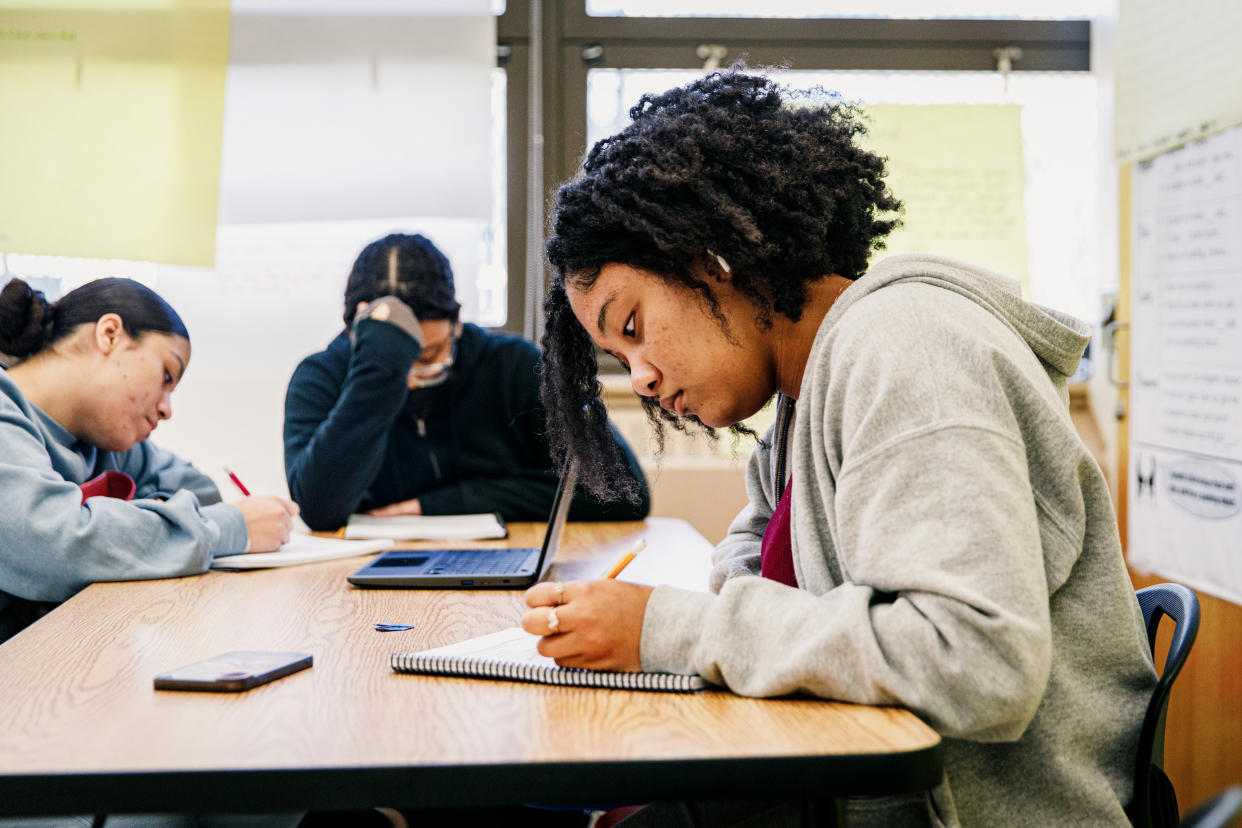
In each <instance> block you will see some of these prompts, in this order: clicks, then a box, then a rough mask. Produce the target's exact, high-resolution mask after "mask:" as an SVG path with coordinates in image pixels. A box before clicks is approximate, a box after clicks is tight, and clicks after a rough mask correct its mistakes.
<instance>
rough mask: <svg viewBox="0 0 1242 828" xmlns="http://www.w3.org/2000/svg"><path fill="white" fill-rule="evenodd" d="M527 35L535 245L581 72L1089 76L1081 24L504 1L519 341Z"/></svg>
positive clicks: (575, 116)
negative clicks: (725, 69)
mask: <svg viewBox="0 0 1242 828" xmlns="http://www.w3.org/2000/svg"><path fill="white" fill-rule="evenodd" d="M532 30H534V31H537V32H538V38H539V39H538V42H537V44H534V45H535V46H537V49H538V60H539V62H540V71H539V78H538V80H539V84H540V86H541V87H542V92H543V94H542V101H540V102H539V104H540V105H539V106H538V107H537V111H539V112H540V113H541V118H540V123H539V124H538V127H539V129H538V132H537V134H538V135H541V136H542V142H543V154H542V158H541V160H542V165H541V166H542V176H541V180H539V181H538V182H535V186H538V187H539V192H540V194H541V198H540V205H541V207H542V210H541V211H540V227H539V228H538V229H539V230H540V234H539V235H538V238H542V235H541V232H542V228H543V227H546V224H547V219H548V211H549V209H550V205H551V199H552V196H553V194H554V193H555V192H556V187H557V186H558V185H559V183H560V182H562V181H565V180H567V179H569V178H571V177H572V176H573V175H574V174H575V173H576V172H577V169H578V166H579V164H580V163H581V160H582V158H583V156H584V155H585V154H586V150H587V146H586V134H587V75H588V73H589V71H590V70H591V69H595V68H600V69H696V68H701V67H702V65H703V60H702V59H701V58H699V57H698V56H697V54H696V49H697V47H698V46H699V45H701V44H709V43H710V44H720V45H722V46H724V47H726V48H727V49H728V54H727V56H726V58H725V64H726V65H727V63H728V62H729V61H731V60H733V59H735V58H737V57H742V56H743V55H744V56H745V57H746V60H747V62H748V63H749V64H750V65H752V66H781V67H782V68H789V69H795V70H851V69H857V70H871V71H976V72H977V71H996V69H997V59H996V55H995V53H994V52H995V50H996V49H999V48H1004V47H1016V48H1018V49H1021V50H1022V57H1021V58H1019V59H1016V60H1014V61H1013V64H1012V69H1011V71H1014V72H1088V71H1090V68H1091V22H1090V21H1089V20H978V19H934V20H909V19H891V18H849V17H842V18H810V19H790V18H735V17H592V16H590V15H588V14H587V12H586V3H585V0H508V2H507V4H506V7H505V10H504V12H503V13H502V14H500V15H498V16H497V18H496V40H497V46H498V55H504V57H503V58H502V59H500V61H499V65H501V66H503V67H504V68H505V69H506V71H507V72H508V82H507V87H506V88H507V98H506V103H507V107H508V128H507V138H506V146H507V154H508V160H509V166H508V170H509V174H508V182H507V183H508V195H507V204H508V213H507V216H508V217H507V222H508V228H507V229H508V238H509V250H508V253H507V261H508V265H509V290H508V296H509V308H508V314H507V317H506V318H507V321H506V323H505V325H504V326H503V329H504V330H510V331H515V332H518V333H527V334H528V335H530V334H531V333H532V330H533V333H534V334H536V335H537V334H538V333H539V331H540V328H541V324H540V321H541V320H540V318H539V313H538V311H539V308H538V307H536V308H533V309H532V308H531V307H530V303H531V302H536V304H538V303H537V297H538V296H539V295H540V294H541V293H542V285H543V284H544V283H545V282H546V279H547V274H546V273H544V272H543V265H542V253H541V252H540V253H539V254H538V255H539V260H540V261H539V262H538V263H537V264H536V265H535V266H533V267H532V266H531V265H530V263H528V261H527V247H528V246H531V247H534V244H533V241H532V240H529V239H528V230H529V229H531V228H530V227H529V222H528V212H530V210H529V208H530V204H531V199H530V189H529V188H530V186H531V182H530V181H529V180H528V179H529V177H530V175H529V172H528V171H529V169H530V167H531V166H532V165H530V163H529V161H530V159H528V157H527V153H528V151H529V148H530V144H531V140H532V134H533V133H534V132H535V131H533V130H532V129H531V126H532V124H531V123H530V118H529V113H530V111H531V99H530V98H531V86H532V84H531V83H530V69H531V60H532V59H535V58H534V56H533V55H532V51H533V50H532V42H531V32H532ZM532 235H534V234H532ZM539 246H540V247H542V245H539ZM519 274H520V277H519ZM528 274H531V275H533V276H534V282H535V283H534V284H532V283H531V276H529V275H528ZM538 274H542V277H540V276H539V275H538ZM532 311H533V312H532ZM528 316H529V317H531V318H530V319H528ZM532 320H533V322H534V324H533V325H532V324H531V322H532Z"/></svg>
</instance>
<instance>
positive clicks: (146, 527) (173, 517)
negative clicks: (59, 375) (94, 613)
mask: <svg viewBox="0 0 1242 828" xmlns="http://www.w3.org/2000/svg"><path fill="white" fill-rule="evenodd" d="M110 470H116V471H122V472H125V473H126V474H128V475H129V476H130V477H132V478H133V479H134V482H135V483H136V492H135V498H134V500H133V501H131V502H128V503H127V502H125V501H122V500H117V499H115V498H110V497H92V498H90V499H88V500H87V501H86V502H85V503H83V502H82V490H81V489H79V488H78V486H79V485H80V484H82V483H85V482H86V481H88V480H90V479H91V478H93V477H95V476H97V475H99V474H102V473H104V472H106V471H110ZM248 542H249V536H248V533H247V530H246V519H245V517H244V516H243V515H242V513H241V512H240V511H239V510H238V509H237V507H235V506H231V505H228V504H225V503H221V502H220V493H219V491H217V489H216V486H215V484H214V483H212V482H211V478H209V477H207V475H205V474H203V473H202V472H200V471H199V470H198V469H196V468H194V467H193V466H191V465H190V464H189V463H187V462H186V461H184V460H182V459H180V458H178V457H176V456H175V455H173V454H171V453H169V452H167V451H163V450H162V449H159V448H156V446H155V445H154V444H153V443H151V442H150V441H146V440H144V441H143V442H141V443H137V444H136V445H134V446H133V447H132V448H130V449H129V450H128V451H121V452H113V451H102V450H100V449H97V448H95V447H94V446H90V445H86V444H85V443H82V442H80V441H79V440H77V439H76V438H75V437H74V436H73V435H72V434H70V433H69V432H68V431H66V430H65V429H64V428H63V427H62V426H61V425H60V424H59V423H57V422H56V421H55V420H53V419H52V418H51V417H49V416H48V415H47V414H46V413H44V412H43V411H42V410H41V409H39V408H38V407H36V406H35V405H34V404H32V403H31V402H30V401H29V400H27V399H26V397H25V395H24V394H22V392H21V389H20V388H18V387H17V384H16V383H15V382H13V380H12V379H11V378H10V377H9V375H8V372H7V371H4V370H0V642H3V641H4V640H5V639H7V638H9V637H10V636H12V635H13V634H15V633H16V632H18V631H19V630H20V629H21V628H22V627H23V626H25V625H26V624H28V623H30V621H32V620H34V619H35V618H37V617H39V615H41V614H42V613H43V612H46V611H47V610H48V609H49V608H50V606H51V605H52V604H56V603H59V602H61V601H65V600H67V599H68V598H70V597H71V596H73V594H74V593H76V592H78V591H79V590H81V589H83V588H85V587H86V586H88V585H89V584H91V583H94V582H95V581H136V580H142V579H146V578H173V577H177V576H180V575H196V574H198V573H200V572H204V571H205V570H206V569H207V567H209V566H210V565H211V561H212V557H213V556H217V557H218V556H222V555H236V554H238V553H240V552H242V551H243V550H245V548H246V545H247V543H248Z"/></svg>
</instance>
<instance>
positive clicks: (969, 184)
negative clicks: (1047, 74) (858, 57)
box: [864, 105, 1029, 288]
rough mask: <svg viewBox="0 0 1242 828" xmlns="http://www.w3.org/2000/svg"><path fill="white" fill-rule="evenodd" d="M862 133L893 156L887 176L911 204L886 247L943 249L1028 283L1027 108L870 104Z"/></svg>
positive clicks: (876, 147)
mask: <svg viewBox="0 0 1242 828" xmlns="http://www.w3.org/2000/svg"><path fill="white" fill-rule="evenodd" d="M865 109H866V112H867V114H868V115H869V116H870V117H871V119H872V122H871V125H870V130H869V131H868V134H867V136H866V137H865V138H864V143H866V144H867V145H868V146H869V147H870V148H872V149H874V150H875V151H877V152H879V153H880V154H882V155H886V156H888V158H889V164H888V169H889V174H888V184H889V186H891V187H892V189H893V192H894V193H896V194H897V197H898V198H900V199H901V200H902V201H903V202H904V203H905V207H906V211H905V214H904V215H903V216H902V220H903V226H902V227H900V228H898V229H897V230H896V231H895V232H894V233H893V234H892V235H891V236H890V237H889V238H888V239H887V242H886V246H885V251H884V252H885V255H888V254H894V253H940V254H943V255H946V256H955V257H957V258H959V259H964V260H966V261H969V262H973V263H975V264H979V265H982V266H984V267H987V268H991V269H992V270H996V271H1000V272H1001V273H1004V274H1006V275H1008V276H1012V277H1013V278H1015V279H1018V280H1019V281H1020V282H1022V285H1023V287H1024V288H1026V287H1028V270H1029V268H1028V257H1027V246H1026V202H1025V200H1024V196H1025V193H1024V189H1023V166H1024V165H1023V162H1022V124H1021V115H1022V108H1021V107H1019V106H1016V105H981V106H971V105H960V106H958V105H943V106H895V105H872V106H867V107H865Z"/></svg>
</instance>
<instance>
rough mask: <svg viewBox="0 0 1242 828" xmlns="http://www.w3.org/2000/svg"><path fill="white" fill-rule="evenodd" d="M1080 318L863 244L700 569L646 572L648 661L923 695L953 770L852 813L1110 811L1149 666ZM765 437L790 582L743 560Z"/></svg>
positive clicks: (907, 818) (1070, 816)
mask: <svg viewBox="0 0 1242 828" xmlns="http://www.w3.org/2000/svg"><path fill="white" fill-rule="evenodd" d="M1086 342H1087V328H1086V327H1085V326H1084V325H1083V324H1082V323H1081V322H1078V321H1077V320H1075V319H1073V318H1071V317H1067V316H1065V315H1063V314H1060V313H1058V312H1056V311H1052V310H1047V309H1044V308H1041V307H1039V306H1036V305H1033V304H1030V303H1028V302H1025V301H1023V300H1022V298H1021V297H1020V295H1019V292H1018V287H1017V284H1016V283H1015V282H1013V281H1012V280H1009V279H1007V278H1005V277H1002V276H999V275H998V274H994V273H991V272H988V271H985V270H982V269H979V268H975V267H972V266H970V265H967V264H964V263H962V262H958V261H955V260H952V259H947V258H938V257H929V256H894V257H891V258H889V259H886V260H884V261H882V262H881V263H879V264H878V265H877V266H876V267H874V268H873V269H872V270H871V271H870V272H868V273H867V274H866V275H865V276H864V277H862V278H861V279H859V280H858V281H857V282H856V284H854V285H852V286H850V288H849V289H847V290H846V291H845V293H844V294H842V296H841V298H840V299H838V300H837V302H836V303H835V304H834V305H833V307H832V309H831V310H830V311H829V313H828V315H827V316H826V317H825V318H824V321H823V323H822V324H821V325H820V328H819V332H818V334H817V336H816V339H815V342H814V345H813V347H812V349H811V353H810V358H809V360H808V363H807V366H806V371H805V373H804V375H803V379H802V387H801V389H800V391H799V395H798V400H797V416H796V418H794V419H793V424H792V427H791V428H790V429H788V431H787V433H778V432H781V426H782V421H783V420H784V419H785V418H784V416H783V413H781V412H778V418H777V424H776V426H774V427H773V429H772V430H770V431H769V432H768V434H767V435H766V436H765V438H764V442H763V444H762V445H761V446H760V447H759V448H757V449H756V450H755V452H754V454H753V455H752V457H751V459H750V464H749V469H748V474H747V489H748V493H749V498H750V503H749V505H748V506H747V507H746V508H745V509H744V510H743V511H742V512H741V514H739V515H738V517H737V519H736V520H735V521H734V523H733V525H732V526H731V527H730V530H729V535H728V536H727V537H726V538H725V540H724V541H723V542H722V543H721V544H720V546H719V547H717V549H716V552H715V568H714V570H713V573H712V584H711V586H712V589H713V591H714V592H715V593H716V594H706V593H694V592H688V591H684V590H678V589H673V588H670V587H659V588H657V589H656V590H655V592H654V593H653V594H652V596H651V599H650V601H649V603H648V605H647V610H646V614H645V617H644V619H643V631H642V647H641V656H642V664H643V668H644V669H646V670H668V671H673V672H697V673H700V674H702V675H703V676H705V677H707V678H708V679H710V680H712V681H715V682H718V683H722V684H725V685H727V686H728V687H729V688H730V689H732V690H733V691H735V692H737V693H741V694H743V695H748V696H775V695H782V694H786V693H794V692H805V693H811V694H814V695H816V696H822V697H825V698H831V699H841V700H845V701H852V702H861V703H865V704H885V705H887V704H891V705H901V706H903V707H906V708H909V709H910V710H912V711H914V712H915V713H916V714H918V715H919V716H920V717H922V718H923V719H924V720H925V721H927V722H928V723H929V724H930V725H931V726H932V727H934V728H936V730H937V731H938V732H939V733H940V734H941V735H942V736H943V737H944V739H945V763H946V779H945V781H944V782H942V784H941V785H940V786H939V787H938V788H936V789H935V790H934V791H933V792H932V793H931V794H930V795H923V796H917V797H905V798H892V799H880V800H867V801H861V800H860V801H856V802H851V804H850V817H851V820H852V821H853V822H854V823H856V824H861V825H885V826H889V825H929V824H930V825H939V824H946V825H957V824H962V825H1018V824H1029V825H1069V824H1076V825H1078V824H1080V825H1109V824H1112V825H1127V824H1128V821H1127V819H1126V816H1125V813H1124V812H1123V807H1124V804H1125V803H1127V802H1128V801H1129V799H1130V795H1131V790H1132V781H1133V774H1134V761H1135V755H1134V754H1135V746H1136V742H1137V739H1138V732H1139V725H1140V722H1141V721H1142V717H1143V713H1144V710H1145V708H1146V705H1147V701H1148V699H1149V698H1150V695H1151V691H1152V689H1153V688H1154V686H1155V680H1156V679H1155V671H1154V668H1153V666H1152V663H1151V657H1150V653H1149V651H1148V647H1147V643H1146V640H1147V639H1146V633H1145V631H1144V628H1143V625H1142V616H1141V613H1140V611H1139V608H1138V603H1137V601H1136V600H1135V597H1134V591H1133V588H1132V586H1131V584H1130V581H1129V578H1128V576H1127V573H1126V569H1125V565H1124V562H1123V560H1122V553H1121V546H1120V542H1119V539H1118V534H1117V524H1116V519H1115V517H1114V515H1113V509H1112V504H1111V500H1110V498H1109V492H1108V488H1107V486H1106V483H1105V480H1104V477H1103V475H1102V474H1101V472H1100V470H1099V467H1098V466H1097V465H1096V464H1095V462H1094V461H1093V460H1092V458H1091V455H1090V453H1089V452H1088V451H1087V449H1086V448H1085V446H1084V445H1083V444H1082V442H1081V440H1080V439H1079V438H1078V436H1077V433H1076V432H1075V430H1074V427H1073V425H1072V423H1071V422H1070V416H1069V408H1068V397H1067V391H1066V386H1065V380H1066V377H1067V376H1068V375H1070V374H1072V373H1073V372H1074V369H1075V367H1076V366H1077V364H1078V360H1079V358H1080V356H1081V354H1082V351H1083V348H1084V347H1085V345H1086ZM791 404H792V401H786V400H782V403H781V405H782V406H789V405H791ZM782 454H784V458H783V461H782V462H783V463H784V464H785V468H786V469H788V470H789V472H790V473H792V479H791V484H790V485H791V487H792V488H791V491H792V496H793V501H792V511H791V534H792V545H793V563H794V570H795V572H796V574H797V579H798V584H799V589H791V588H790V587H787V586H784V585H782V584H780V583H777V582H775V581H772V580H768V579H764V578H760V577H754V576H755V575H757V574H758V571H759V558H760V545H761V541H762V537H763V530H764V528H765V526H766V525H767V522H768V518H769V517H770V516H771V514H772V512H773V511H774V509H775V505H776V502H777V497H778V494H777V491H776V490H777V485H776V483H775V480H776V471H775V466H776V465H777V462H778V455H782Z"/></svg>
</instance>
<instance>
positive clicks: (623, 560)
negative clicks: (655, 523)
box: [604, 538, 647, 578]
mask: <svg viewBox="0 0 1242 828" xmlns="http://www.w3.org/2000/svg"><path fill="white" fill-rule="evenodd" d="M646 545H647V539H646V538H639V539H638V542H637V543H635V544H634V545H633V546H631V547H630V550H629V551H628V552H626V553H625V554H624V555H622V556H621V557H620V558H618V559H617V562H616V563H615V564H613V565H612V569H610V570H608V574H607V575H605V576H604V577H605V578H615V577H617V576H618V575H620V574H621V570H623V569H625V568H626V567H627V566H629V565H630V561H632V560H634V556H635V555H637V554H638V553H639V552H642V551H643V547H644V546H646Z"/></svg>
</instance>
